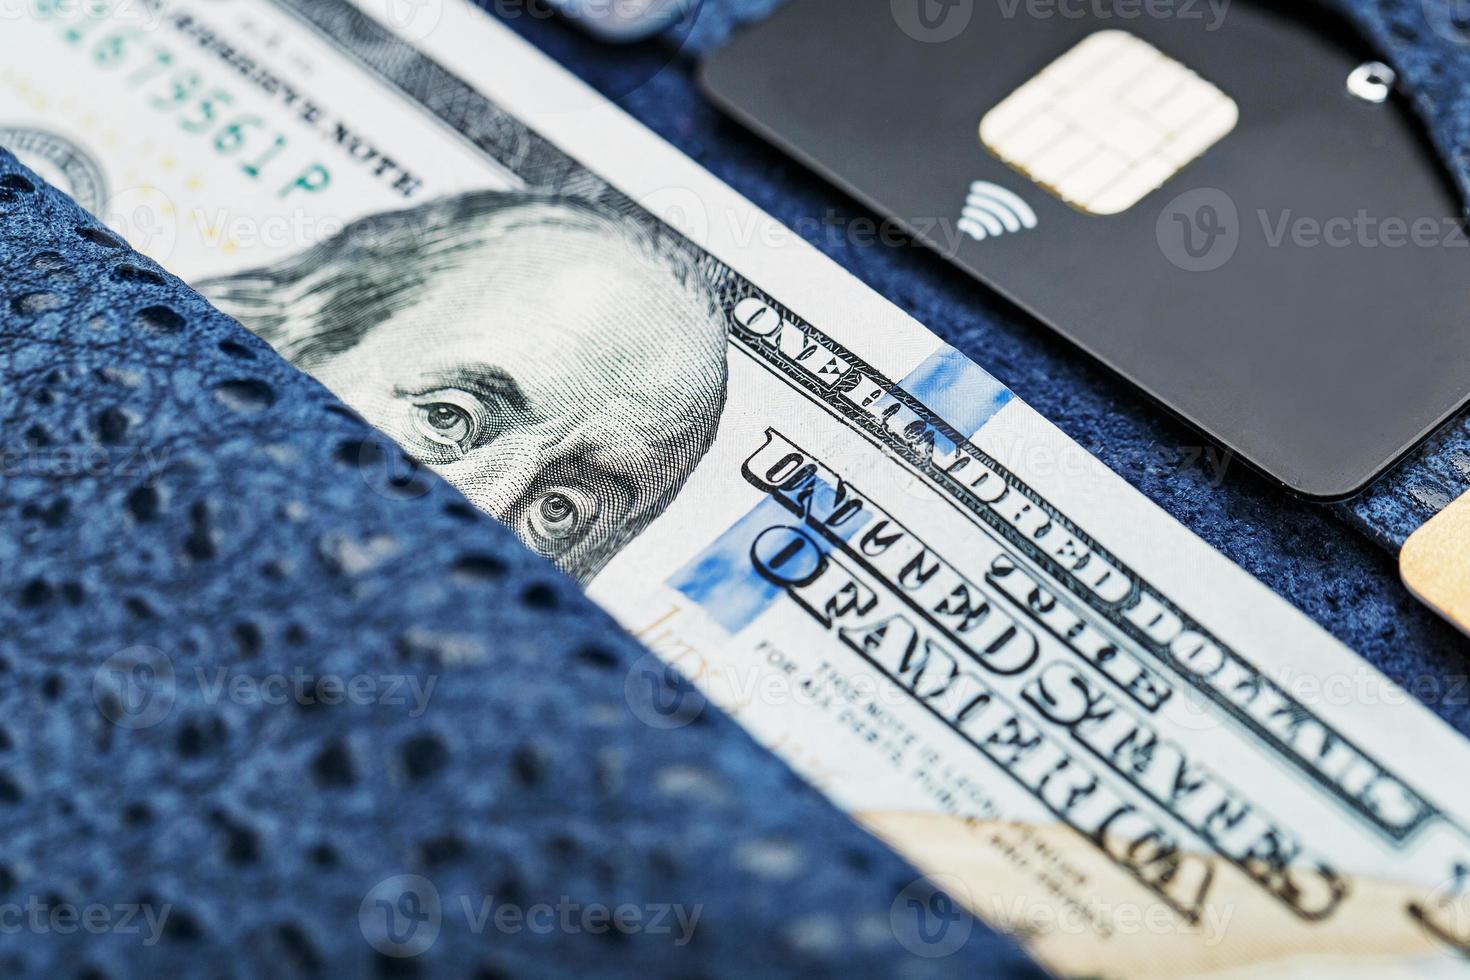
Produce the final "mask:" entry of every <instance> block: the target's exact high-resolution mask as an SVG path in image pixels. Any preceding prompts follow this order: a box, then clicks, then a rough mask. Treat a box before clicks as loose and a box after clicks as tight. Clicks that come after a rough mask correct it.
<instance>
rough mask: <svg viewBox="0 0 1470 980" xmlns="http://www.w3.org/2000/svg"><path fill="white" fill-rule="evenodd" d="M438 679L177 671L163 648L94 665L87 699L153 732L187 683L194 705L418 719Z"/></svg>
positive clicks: (121, 723) (113, 717)
mask: <svg viewBox="0 0 1470 980" xmlns="http://www.w3.org/2000/svg"><path fill="white" fill-rule="evenodd" d="M438 680H439V678H438V676H437V675H434V674H429V675H427V676H420V675H417V674H335V673H317V672H315V671H310V670H307V669H305V668H303V667H296V668H294V669H292V670H291V671H289V672H268V673H259V674H255V673H249V672H246V671H242V670H239V669H237V668H230V667H199V666H196V667H194V668H193V669H191V670H189V671H187V672H184V673H179V672H177V671H176V670H175V668H174V663H173V659H172V658H170V657H169V656H168V655H167V654H166V653H164V652H163V651H162V650H159V649H157V648H156V647H149V646H133V647H128V648H127V649H125V650H119V651H118V652H117V653H114V654H113V655H112V656H110V657H108V658H107V659H106V660H104V661H103V662H102V665H101V666H99V667H98V668H97V670H96V672H95V673H94V674H93V675H92V700H93V701H94V702H95V703H96V705H97V710H98V711H100V712H101V713H102V716H103V717H104V718H106V719H107V720H108V721H110V722H112V723H113V724H114V725H117V726H118V727H119V728H126V729H130V730H136V729H142V728H151V727H153V726H154V725H157V724H159V723H160V722H162V721H164V720H165V719H166V718H168V717H169V715H170V714H172V713H173V709H174V705H175V704H176V703H177V702H178V700H179V695H180V689H181V687H184V686H185V685H188V686H189V687H190V690H191V694H192V696H193V697H194V698H195V699H196V700H198V701H200V702H202V703H204V704H208V705H217V704H221V703H228V704H236V705H246V706H253V705H268V706H278V705H297V706H300V707H312V706H315V705H339V704H352V705H359V706H367V705H378V706H383V707H393V708H407V713H408V716H409V717H410V718H418V717H420V716H422V715H423V713H424V712H425V711H427V710H428V707H429V699H430V698H431V697H432V696H433V694H434V685H435V684H436V683H438Z"/></svg>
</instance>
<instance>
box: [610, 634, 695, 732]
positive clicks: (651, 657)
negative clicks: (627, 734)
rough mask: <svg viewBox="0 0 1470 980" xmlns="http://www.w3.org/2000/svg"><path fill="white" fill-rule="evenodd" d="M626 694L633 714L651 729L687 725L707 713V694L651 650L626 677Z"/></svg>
mask: <svg viewBox="0 0 1470 980" xmlns="http://www.w3.org/2000/svg"><path fill="white" fill-rule="evenodd" d="M623 697H624V699H625V700H626V701H627V702H628V709H629V710H630V711H632V712H633V716H634V717H635V718H637V719H638V720H639V721H641V722H643V723H644V724H645V725H647V726H648V727H650V728H658V729H663V730H667V729H673V728H683V727H684V726H685V725H688V724H690V723H692V722H693V721H694V720H695V719H696V718H698V717H699V716H700V715H701V714H702V713H703V712H704V706H705V705H706V704H707V703H708V702H707V700H706V699H705V696H704V694H703V693H702V692H701V691H700V690H699V688H697V687H695V686H694V684H693V683H691V682H690V681H689V679H688V678H686V677H685V676H684V675H683V674H682V673H680V671H679V668H677V667H675V666H674V665H672V664H669V663H665V662H664V661H663V660H661V659H660V658H659V657H658V655H657V654H653V653H647V654H644V655H643V656H642V657H639V658H638V660H637V661H636V662H635V663H634V664H633V666H632V667H631V668H629V670H628V674H627V676H626V677H625V678H624V679H623Z"/></svg>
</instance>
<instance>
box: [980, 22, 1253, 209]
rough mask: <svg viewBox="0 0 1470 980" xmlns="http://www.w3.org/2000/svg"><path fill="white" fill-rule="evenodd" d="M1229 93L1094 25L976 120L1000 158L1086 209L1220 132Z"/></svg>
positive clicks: (1138, 42)
mask: <svg viewBox="0 0 1470 980" xmlns="http://www.w3.org/2000/svg"><path fill="white" fill-rule="evenodd" d="M1239 121H1240V109H1239V107H1238V106H1236V104H1235V100H1234V99H1232V98H1231V97H1230V96H1228V95H1226V94H1225V93H1224V92H1222V91H1220V89H1218V88H1216V87H1215V86H1214V85H1212V84H1210V83H1209V82H1207V81H1205V80H1204V79H1203V78H1200V77H1199V75H1197V74H1195V73H1194V72H1193V71H1191V70H1190V69H1188V68H1186V67H1185V66H1184V65H1183V64H1181V63H1180V62H1178V61H1175V60H1174V59H1173V58H1170V57H1169V56H1168V55H1166V54H1164V53H1163V52H1162V51H1160V50H1159V49H1158V48H1156V47H1154V46H1153V45H1152V44H1149V43H1148V42H1147V41H1145V40H1143V39H1141V38H1138V37H1135V36H1134V35H1132V34H1129V33H1128V32H1127V31H1119V30H1108V31H1099V32H1098V33H1096V34H1092V35H1090V36H1088V37H1087V38H1086V39H1085V40H1083V41H1082V42H1081V43H1080V44H1078V45H1077V46H1076V47H1074V48H1073V49H1072V50H1070V51H1068V52H1067V53H1066V54H1064V55H1062V56H1061V57H1060V58H1058V59H1057V60H1056V61H1053V62H1052V63H1051V64H1050V65H1048V66H1047V67H1046V68H1045V69H1043V70H1042V71H1041V73H1040V74H1038V75H1037V76H1035V77H1034V78H1032V79H1031V80H1030V81H1028V82H1026V83H1025V84H1024V85H1022V86H1021V87H1020V88H1018V89H1016V91H1014V92H1012V93H1011V94H1010V95H1008V96H1007V97H1006V98H1005V100H1004V101H1002V102H1001V103H1000V104H999V105H997V106H996V107H995V108H994V109H991V110H990V111H989V112H988V113H986V114H985V118H984V119H982V120H981V121H980V140H981V142H982V143H984V144H985V147H986V148H987V149H988V150H990V152H991V153H994V154H995V155H996V156H997V157H999V158H1000V159H1001V160H1004V161H1005V162H1006V163H1007V164H1009V165H1010V166H1012V167H1014V168H1015V169H1016V170H1019V171H1020V172H1021V173H1023V174H1025V175H1026V176H1027V177H1030V178H1031V179H1032V180H1034V181H1035V182H1036V183H1038V184H1040V185H1041V186H1042V187H1044V188H1046V189H1047V190H1048V191H1050V192H1051V193H1053V194H1055V195H1056V196H1057V197H1059V198H1061V199H1062V200H1063V201H1066V202H1067V203H1068V204H1070V205H1072V206H1073V207H1075V208H1077V209H1078V210H1080V211H1085V212H1087V213H1088V214H1098V215H1107V214H1120V213H1122V212H1123V211H1126V210H1128V209H1129V208H1131V207H1132V206H1133V205H1135V204H1137V203H1138V202H1139V201H1141V200H1142V199H1143V198H1144V197H1145V196H1146V195H1147V194H1148V193H1149V192H1150V191H1153V190H1155V189H1156V188H1158V187H1160V186H1161V185H1162V184H1163V183H1164V181H1166V180H1168V179H1169V178H1170V177H1172V176H1174V175H1175V174H1176V173H1178V172H1179V171H1180V170H1182V169H1184V167H1185V165H1187V164H1188V163H1189V162H1190V161H1191V160H1194V159H1195V158H1197V157H1199V156H1200V155H1202V154H1203V153H1204V152H1205V151H1206V150H1208V149H1209V148H1210V147H1212V146H1214V145H1215V144H1216V143H1218V142H1219V141H1220V140H1222V139H1223V138H1224V137H1225V136H1226V135H1227V134H1229V132H1230V131H1231V130H1233V129H1234V128H1235V124H1236V123H1237V122H1239Z"/></svg>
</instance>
